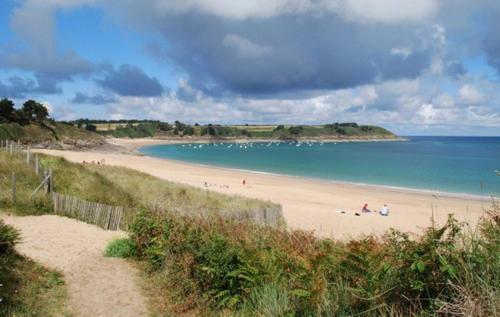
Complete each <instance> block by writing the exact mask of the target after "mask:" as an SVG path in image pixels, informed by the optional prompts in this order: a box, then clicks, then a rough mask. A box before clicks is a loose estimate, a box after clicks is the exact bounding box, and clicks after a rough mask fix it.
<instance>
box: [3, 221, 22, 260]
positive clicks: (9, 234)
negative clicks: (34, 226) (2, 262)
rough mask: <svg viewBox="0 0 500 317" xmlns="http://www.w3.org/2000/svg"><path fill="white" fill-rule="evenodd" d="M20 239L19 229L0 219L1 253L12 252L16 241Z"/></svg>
mask: <svg viewBox="0 0 500 317" xmlns="http://www.w3.org/2000/svg"><path fill="white" fill-rule="evenodd" d="M19 241H20V235H19V231H17V230H16V229H15V228H14V227H11V226H8V225H6V224H5V223H4V221H3V220H2V219H0V255H4V254H6V253H9V252H12V251H13V250H14V246H15V245H16V243H18V242H19Z"/></svg>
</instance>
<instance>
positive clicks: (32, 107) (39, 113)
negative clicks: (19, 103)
mask: <svg viewBox="0 0 500 317" xmlns="http://www.w3.org/2000/svg"><path fill="white" fill-rule="evenodd" d="M20 114H21V117H22V118H23V119H24V120H27V121H28V122H29V121H36V122H39V123H43V121H44V120H46V119H47V118H48V117H49V111H48V110H47V108H46V107H45V106H44V105H43V104H41V103H39V102H37V101H35V100H31V99H30V100H28V101H26V102H25V103H24V104H23V108H22V109H21V111H20Z"/></svg>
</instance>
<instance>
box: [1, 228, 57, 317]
mask: <svg viewBox="0 0 500 317" xmlns="http://www.w3.org/2000/svg"><path fill="white" fill-rule="evenodd" d="M17 242H19V233H18V232H17V230H15V229H14V228H13V227H11V226H8V225H6V224H5V223H4V222H3V221H2V220H0V299H1V302H0V316H63V315H64V314H66V312H65V306H64V302H65V298H66V288H65V285H64V282H63V280H62V279H61V275H60V274H59V273H57V272H54V271H49V270H47V269H45V268H43V267H41V266H40V265H38V264H36V263H34V262H33V261H31V260H28V259H26V258H24V257H23V256H21V255H19V254H17V253H16V252H15V251H14V245H15V244H16V243H17Z"/></svg>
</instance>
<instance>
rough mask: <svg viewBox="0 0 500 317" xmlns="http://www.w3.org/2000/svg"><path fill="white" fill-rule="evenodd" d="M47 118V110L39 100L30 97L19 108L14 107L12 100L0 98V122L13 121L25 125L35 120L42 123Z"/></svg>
mask: <svg viewBox="0 0 500 317" xmlns="http://www.w3.org/2000/svg"><path fill="white" fill-rule="evenodd" d="M47 119H49V111H48V110H47V107H45V106H44V105H43V104H42V103H40V102H37V101H35V100H32V99H30V100H27V101H26V102H24V103H23V106H22V107H21V108H20V109H16V108H15V104H14V102H13V101H12V100H9V99H7V98H3V99H2V100H0V122H2V123H10V122H15V123H18V124H21V125H26V124H29V123H31V122H37V123H41V124H43V122H44V121H45V120H47Z"/></svg>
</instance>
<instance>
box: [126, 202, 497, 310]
mask: <svg viewBox="0 0 500 317" xmlns="http://www.w3.org/2000/svg"><path fill="white" fill-rule="evenodd" d="M495 208H496V207H495ZM496 210H497V211H496V214H497V215H498V209H496ZM497 217H498V216H497ZM497 219H498V218H497ZM130 231H131V238H132V239H133V240H134V242H135V244H136V246H137V257H138V258H139V259H143V260H145V261H147V262H148V263H149V264H150V267H151V269H152V271H153V272H155V273H154V274H157V275H161V276H162V278H161V279H160V280H162V281H164V283H165V289H175V291H176V292H178V296H179V298H190V301H189V303H190V305H191V306H194V303H198V304H199V305H203V304H202V303H207V304H209V305H210V306H211V307H212V308H213V309H215V310H216V311H217V310H224V311H226V312H227V311H229V312H233V313H234V314H236V315H242V316H248V315H252V316H347V315H360V316H379V315H396V316H427V315H436V314H441V315H443V316H447V315H452V313H454V312H457V311H458V312H460V313H461V315H463V316H494V315H496V314H498V313H499V309H500V302H499V295H500V294H498V285H500V249H499V238H500V230H499V223H498V221H495V218H494V217H489V218H487V219H484V220H482V223H481V226H480V232H476V233H471V232H469V231H465V229H464V228H463V226H462V225H461V224H459V223H457V222H456V220H454V219H453V217H451V216H450V218H449V220H448V222H447V223H446V224H445V225H444V226H442V227H435V226H431V227H429V228H428V229H427V230H426V231H425V233H424V234H423V235H422V236H420V237H418V238H410V237H409V236H408V235H407V234H404V233H401V232H398V231H390V232H388V233H387V234H386V235H385V236H384V237H383V238H375V237H365V238H361V239H357V240H351V241H347V242H336V241H332V240H328V239H318V238H316V237H314V235H313V234H312V233H309V232H303V231H292V232H287V231H283V230H279V229H273V228H264V227H259V226H256V225H253V224H250V223H237V222H232V221H230V220H227V219H221V218H217V217H214V218H208V219H203V218H192V217H179V216H176V215H172V214H164V215H161V216H160V215H158V214H153V213H150V212H147V211H143V212H141V213H140V215H139V216H138V217H137V218H136V221H135V222H134V224H133V225H132V226H131V228H130ZM174 286H175V288H174ZM193 296H196V298H197V300H192V297H193Z"/></svg>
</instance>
